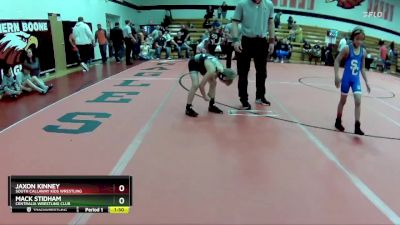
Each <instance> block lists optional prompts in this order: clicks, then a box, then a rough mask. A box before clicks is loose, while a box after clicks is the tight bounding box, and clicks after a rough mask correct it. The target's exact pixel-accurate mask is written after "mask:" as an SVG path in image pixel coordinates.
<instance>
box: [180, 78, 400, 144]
mask: <svg viewBox="0 0 400 225" xmlns="http://www.w3.org/2000/svg"><path fill="white" fill-rule="evenodd" d="M188 75H189V73H184V74H182V75H181V77H180V78H179V85H180V86H181V87H182V88H183V89H185V90H186V91H188V92H189V89H188V88H187V87H185V85H183V83H182V80H183V78H184V77H185V76H188ZM195 96H197V97H199V98H202V96H200V95H199V94H195ZM215 103H216V104H218V105H222V106H225V107H228V108H231V109H236V110H241V108H238V107H235V106H231V105H228V104H225V103H222V102H218V101H216V102H215ZM265 117H266V118H271V119H275V120H279V121H282V122H287V123H293V124H298V125H302V126H305V127H311V128H315V129H320V130H326V131H330V132H336V133H344V134H348V135H351V136H357V137H359V136H358V135H355V134H354V133H352V132H348V131H343V132H341V131H338V130H336V129H333V128H328V127H322V126H317V125H312V124H306V123H302V122H296V121H294V120H290V119H283V118H278V117H269V116H265ZM258 118H259V117H258ZM362 136H364V137H370V138H377V139H386V140H396V141H400V137H386V136H379V135H372V134H365V135H362Z"/></svg>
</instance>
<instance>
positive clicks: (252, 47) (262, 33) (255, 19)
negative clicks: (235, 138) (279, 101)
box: [232, 0, 275, 110]
mask: <svg viewBox="0 0 400 225" xmlns="http://www.w3.org/2000/svg"><path fill="white" fill-rule="evenodd" d="M239 23H241V24H242V39H241V40H240V39H239V32H238V25H239ZM267 28H268V31H269V38H268V39H267V35H268V32H267ZM274 37H275V30H274V7H273V4H272V2H271V0H241V1H240V2H239V3H238V5H237V7H236V10H235V14H234V16H233V18H232V41H233V47H234V49H235V51H236V52H237V53H239V54H237V55H238V58H237V70H238V75H239V82H238V89H239V98H240V102H241V103H242V105H243V108H244V109H247V110H249V109H251V105H250V104H249V101H248V94H247V86H248V74H249V70H250V62H251V59H252V58H253V59H254V65H255V68H256V88H257V91H256V104H262V105H271V103H270V102H269V101H268V100H267V99H265V80H266V79H267V56H268V52H271V53H272V52H273V51H274Z"/></svg>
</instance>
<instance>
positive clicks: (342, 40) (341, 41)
mask: <svg viewBox="0 0 400 225" xmlns="http://www.w3.org/2000/svg"><path fill="white" fill-rule="evenodd" d="M346 45H347V42H346V38H342V39H340V42H339V52H341V51H342V50H343V48H344V47H346Z"/></svg>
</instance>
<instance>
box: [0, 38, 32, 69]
mask: <svg viewBox="0 0 400 225" xmlns="http://www.w3.org/2000/svg"><path fill="white" fill-rule="evenodd" d="M38 44H39V43H38V39H37V38H36V37H35V36H32V35H31V34H28V33H25V32H22V31H20V32H15V33H7V34H4V35H3V36H0V61H3V62H5V63H7V64H8V65H16V64H19V63H20V56H21V55H22V54H23V52H24V51H25V50H26V49H28V48H29V47H31V46H33V45H34V46H35V47H38Z"/></svg>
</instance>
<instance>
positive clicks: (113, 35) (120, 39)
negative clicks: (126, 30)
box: [110, 22, 124, 63]
mask: <svg viewBox="0 0 400 225" xmlns="http://www.w3.org/2000/svg"><path fill="white" fill-rule="evenodd" d="M110 40H111V44H112V45H113V47H114V56H115V61H117V62H118V63H119V62H121V50H122V46H123V45H124V34H123V31H122V29H121V28H119V23H118V22H117V23H115V27H114V28H113V29H111V31H110Z"/></svg>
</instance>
